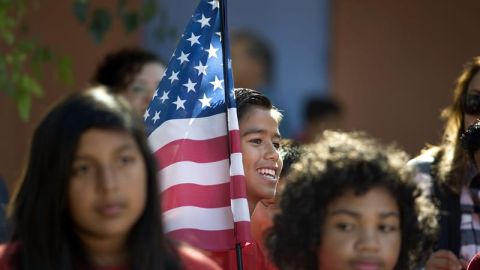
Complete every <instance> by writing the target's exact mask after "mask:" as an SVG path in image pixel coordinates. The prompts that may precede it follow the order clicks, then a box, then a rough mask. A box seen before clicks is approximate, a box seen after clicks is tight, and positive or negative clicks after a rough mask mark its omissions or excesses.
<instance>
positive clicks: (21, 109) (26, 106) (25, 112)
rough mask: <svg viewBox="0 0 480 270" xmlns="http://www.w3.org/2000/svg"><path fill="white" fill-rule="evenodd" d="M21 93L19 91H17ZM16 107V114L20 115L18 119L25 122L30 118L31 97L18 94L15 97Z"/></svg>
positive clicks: (25, 94)
mask: <svg viewBox="0 0 480 270" xmlns="http://www.w3.org/2000/svg"><path fill="white" fill-rule="evenodd" d="M18 91H20V92H23V91H21V90H18ZM16 101H17V106H18V113H19V114H20V118H21V119H22V120H23V121H27V120H28V119H29V118H30V109H31V107H32V97H31V96H30V95H28V94H27V93H19V95H17V96H16Z"/></svg>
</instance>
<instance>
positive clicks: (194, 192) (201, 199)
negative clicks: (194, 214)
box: [162, 183, 245, 211]
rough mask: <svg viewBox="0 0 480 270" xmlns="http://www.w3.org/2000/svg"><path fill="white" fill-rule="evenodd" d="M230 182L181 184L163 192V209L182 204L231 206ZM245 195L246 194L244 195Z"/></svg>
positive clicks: (208, 206)
mask: <svg viewBox="0 0 480 270" xmlns="http://www.w3.org/2000/svg"><path fill="white" fill-rule="evenodd" d="M229 195H230V183H224V184H218V185H209V186H202V185H196V184H179V185H175V186H172V187H170V188H168V189H166V190H164V191H163V192H162V200H163V205H162V208H163V211H168V210H170V209H172V208H176V207H181V206H197V207H202V208H219V207H226V206H230V196H229ZM243 197H245V196H243Z"/></svg>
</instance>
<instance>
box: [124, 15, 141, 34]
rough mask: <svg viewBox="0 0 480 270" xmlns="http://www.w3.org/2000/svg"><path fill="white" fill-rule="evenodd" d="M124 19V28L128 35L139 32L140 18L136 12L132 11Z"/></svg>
mask: <svg viewBox="0 0 480 270" xmlns="http://www.w3.org/2000/svg"><path fill="white" fill-rule="evenodd" d="M122 19H123V27H124V28H125V30H126V31H127V33H131V32H133V31H135V30H137V28H138V25H139V16H138V14H137V13H136V12H134V11H132V12H129V13H125V14H124V15H123V16H122Z"/></svg>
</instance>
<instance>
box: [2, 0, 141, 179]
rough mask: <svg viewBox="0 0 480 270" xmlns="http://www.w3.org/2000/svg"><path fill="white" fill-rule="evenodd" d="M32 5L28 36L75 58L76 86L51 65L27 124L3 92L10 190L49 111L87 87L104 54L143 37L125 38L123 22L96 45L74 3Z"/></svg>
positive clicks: (51, 1)
mask: <svg viewBox="0 0 480 270" xmlns="http://www.w3.org/2000/svg"><path fill="white" fill-rule="evenodd" d="M33 2H35V3H37V2H38V5H37V7H36V8H32V9H29V11H28V13H27V14H28V16H27V25H28V26H29V35H30V36H36V37H39V38H40V40H41V41H42V42H43V44H45V45H48V46H50V48H52V49H53V50H54V51H55V52H57V53H60V54H67V55H70V56H71V57H72V58H73V61H74V65H73V70H74V71H73V72H74V77H75V84H74V85H73V86H71V87H69V86H65V85H64V84H62V83H61V82H60V81H59V80H58V79H57V78H56V77H55V72H54V71H55V70H54V69H52V65H48V66H47V68H46V70H45V79H44V80H43V81H42V86H43V87H44V90H45V94H44V96H43V97H41V98H35V99H34V100H33V108H32V117H31V119H30V120H29V121H28V122H23V121H21V120H20V118H19V116H18V113H17V108H16V105H15V103H14V102H13V100H12V99H11V98H10V97H7V95H6V94H5V93H4V92H1V91H0V123H1V133H0V134H1V137H0V138H1V139H0V150H1V153H2V154H1V155H0V175H3V176H4V177H5V178H6V180H7V183H8V184H9V186H10V188H11V186H12V183H13V182H14V181H15V179H16V178H17V177H18V176H19V174H20V171H21V168H22V166H23V162H24V161H25V159H26V155H27V154H26V152H27V149H28V146H29V140H30V137H31V135H32V133H33V129H34V126H35V124H36V123H37V122H38V121H39V119H40V118H41V116H42V115H43V114H44V113H45V112H46V110H47V108H48V107H49V106H50V105H51V104H52V103H53V102H54V101H55V100H58V98H59V97H61V96H63V95H65V94H67V93H69V92H71V91H74V90H78V89H81V88H83V87H85V86H86V85H87V81H88V80H89V78H90V77H91V76H92V73H93V71H94V68H95V65H96V64H97V62H98V61H99V60H100V59H101V58H102V57H103V55H104V54H105V53H107V52H109V51H111V50H114V49H117V48H120V47H123V46H129V45H136V44H138V42H139V37H140V35H139V33H135V34H131V35H126V34H125V33H124V31H123V28H122V26H121V25H120V22H119V21H115V22H114V23H113V25H112V29H111V30H110V31H109V32H108V34H107V36H106V37H105V41H104V42H103V43H102V44H100V45H97V44H95V43H94V42H93V40H92V39H91V38H90V36H89V33H88V30H87V27H86V26H84V25H80V24H79V23H78V22H77V21H76V19H75V18H74V15H73V12H72V3H73V2H72V1H54V0H46V1H33ZM91 2H95V1H91ZM101 2H102V5H103V6H107V7H108V6H109V7H110V8H111V10H114V7H115V5H116V2H117V1H101ZM0 53H2V52H0Z"/></svg>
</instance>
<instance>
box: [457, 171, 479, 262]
mask: <svg viewBox="0 0 480 270" xmlns="http://www.w3.org/2000/svg"><path fill="white" fill-rule="evenodd" d="M475 174H476V171H475V169H474V168H471V169H470V170H469V173H467V174H466V179H465V180H467V181H468V182H467V183H470V184H469V185H468V187H467V186H464V187H463V188H462V191H461V194H460V209H461V211H462V217H461V222H460V238H461V242H460V258H461V259H464V260H466V261H470V260H471V259H472V258H473V256H475V254H477V253H478V252H480V177H478V176H475ZM472 175H473V176H474V177H472Z"/></svg>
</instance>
